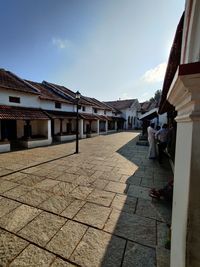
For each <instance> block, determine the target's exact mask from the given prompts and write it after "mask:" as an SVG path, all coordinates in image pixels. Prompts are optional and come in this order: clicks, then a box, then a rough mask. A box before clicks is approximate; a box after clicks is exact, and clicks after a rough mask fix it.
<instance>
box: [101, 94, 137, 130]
mask: <svg viewBox="0 0 200 267" xmlns="http://www.w3.org/2000/svg"><path fill="white" fill-rule="evenodd" d="M105 104H107V105H109V106H111V107H112V108H114V109H116V110H119V111H120V112H121V117H122V118H123V119H124V123H123V126H122V127H123V129H126V130H130V129H135V128H138V127H139V124H140V123H139V119H138V112H139V110H140V103H139V102H138V100H137V99H127V100H117V101H107V102H105Z"/></svg>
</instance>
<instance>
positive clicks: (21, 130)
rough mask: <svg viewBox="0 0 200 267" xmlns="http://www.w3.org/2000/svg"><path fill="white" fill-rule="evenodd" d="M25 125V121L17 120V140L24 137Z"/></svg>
mask: <svg viewBox="0 0 200 267" xmlns="http://www.w3.org/2000/svg"><path fill="white" fill-rule="evenodd" d="M24 125H25V122H24V121H22V120H17V138H21V137H23V136H24Z"/></svg>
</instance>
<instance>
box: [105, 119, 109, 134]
mask: <svg viewBox="0 0 200 267" xmlns="http://www.w3.org/2000/svg"><path fill="white" fill-rule="evenodd" d="M105 127H106V129H105V132H106V133H107V132H108V121H106V123H105Z"/></svg>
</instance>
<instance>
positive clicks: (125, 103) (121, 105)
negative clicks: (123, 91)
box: [104, 99, 136, 110]
mask: <svg viewBox="0 0 200 267" xmlns="http://www.w3.org/2000/svg"><path fill="white" fill-rule="evenodd" d="M135 101H136V99H127V100H117V101H105V102H104V103H105V104H108V105H109V106H111V107H113V108H115V109H118V110H122V109H126V108H130V107H131V105H132V104H133V103H134V102H135Z"/></svg>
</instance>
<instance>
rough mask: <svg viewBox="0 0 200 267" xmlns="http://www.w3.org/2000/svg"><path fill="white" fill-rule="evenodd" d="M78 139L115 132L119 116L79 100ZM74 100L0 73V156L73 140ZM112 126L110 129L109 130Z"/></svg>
mask: <svg viewBox="0 0 200 267" xmlns="http://www.w3.org/2000/svg"><path fill="white" fill-rule="evenodd" d="M78 107H79V129H78V131H79V137H80V138H86V137H92V136H95V135H98V134H100V133H104V134H107V133H108V132H111V131H112V132H113V131H116V130H117V124H116V121H117V120H119V119H120V118H119V116H118V115H119V112H118V111H117V110H115V109H113V108H112V107H110V106H108V105H106V104H104V103H102V102H100V101H98V100H96V99H94V98H89V97H84V96H81V98H80V100H79V106H78ZM76 109H77V105H76V99H75V93H74V92H73V91H71V90H69V89H68V88H66V87H64V86H61V85H57V84H52V83H48V82H45V81H43V82H42V83H37V82H33V81H28V80H23V79H21V78H19V77H18V76H16V75H15V74H13V73H11V72H9V71H6V70H4V69H1V70H0V152H6V151H10V150H11V149H12V148H14V147H16V146H22V147H26V148H30V147H36V146H44V145H50V144H51V143H52V142H54V141H60V142H62V141H69V140H74V139H75V138H76ZM111 126H112V127H111Z"/></svg>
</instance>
